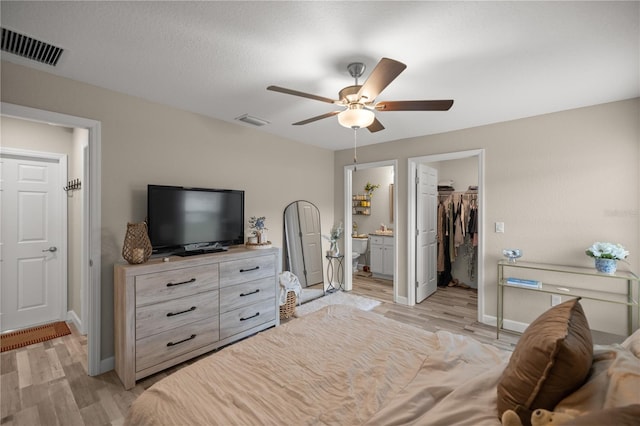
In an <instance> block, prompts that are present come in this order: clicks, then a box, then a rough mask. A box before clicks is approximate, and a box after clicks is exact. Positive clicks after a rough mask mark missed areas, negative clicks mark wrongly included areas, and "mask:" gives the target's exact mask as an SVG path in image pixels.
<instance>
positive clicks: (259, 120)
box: [235, 114, 269, 126]
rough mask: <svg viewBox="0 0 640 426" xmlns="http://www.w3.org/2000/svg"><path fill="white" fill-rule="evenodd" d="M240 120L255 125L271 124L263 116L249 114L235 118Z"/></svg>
mask: <svg viewBox="0 0 640 426" xmlns="http://www.w3.org/2000/svg"><path fill="white" fill-rule="evenodd" d="M235 119H236V120H238V121H242V122H243V123H247V124H252V125H254V126H264V125H265V124H269V122H268V121H267V120H263V119H262V118H258V117H254V116H252V115H249V114H244V115H241V116H240V117H236V118H235Z"/></svg>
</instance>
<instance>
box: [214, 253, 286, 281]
mask: <svg viewBox="0 0 640 426" xmlns="http://www.w3.org/2000/svg"><path fill="white" fill-rule="evenodd" d="M275 274H276V266H275V259H274V257H273V256H259V257H252V258H250V259H240V260H232V261H229V262H222V263H220V287H226V286H230V285H234V284H240V283H243V282H247V281H254V280H258V279H260V278H266V277H273V276H274V275H275Z"/></svg>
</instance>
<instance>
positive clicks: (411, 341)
mask: <svg viewBox="0 0 640 426" xmlns="http://www.w3.org/2000/svg"><path fill="white" fill-rule="evenodd" d="M562 305H565V304H561V305H558V306H562ZM577 305H578V306H579V304H577ZM556 308H557V307H554V308H552V309H556ZM565 310H566V309H565ZM569 322H573V323H575V322H576V321H575V319H574V318H569V321H567V323H569ZM533 325H534V324H532V325H531V326H530V327H529V328H532V327H533ZM525 334H526V333H525ZM524 337H526V336H525V335H523V338H524ZM583 343H588V344H591V342H590V340H589V342H583ZM518 345H520V343H519V344H518ZM556 349H557V348H556ZM524 350H526V351H529V349H528V348H524ZM517 352H518V347H516V351H515V352H514V354H516V355H517ZM556 352H558V351H557V350H556ZM588 356H589V357H590V359H593V361H592V363H591V361H590V365H589V373H588V374H587V376H585V378H584V380H582V381H581V383H580V386H578V387H575V388H574V389H571V391H570V392H569V391H567V392H565V394H564V395H562V398H560V400H559V402H560V403H559V404H554V406H555V407H556V408H557V409H558V408H560V409H574V410H575V409H577V410H580V409H582V411H583V412H587V411H589V412H592V411H599V410H602V409H605V408H612V407H623V406H629V405H630V404H640V399H639V398H640V396H639V394H640V392H635V391H639V390H640V363H639V359H638V356H640V335H639V334H638V333H636V334H635V335H634V336H632V337H631V338H629V339H627V341H625V343H624V345H611V346H608V347H597V346H596V347H595V349H593V350H592V351H591V353H590V354H589V355H588ZM513 358H514V357H513V356H512V355H511V352H506V351H502V350H499V349H497V348H495V347H493V346H490V345H486V344H481V343H479V342H478V341H476V340H474V339H472V338H470V337H466V336H460V335H456V334H452V333H449V332H445V331H440V332H437V333H431V332H428V331H425V330H421V329H419V328H416V327H413V326H410V325H407V324H403V323H400V322H397V321H394V320H391V319H387V318H385V317H383V316H381V315H379V314H376V313H372V312H366V311H362V310H359V309H356V308H353V307H349V306H345V305H332V306H328V307H325V308H323V309H321V310H319V311H317V312H314V313H312V314H309V315H307V316H305V317H303V318H299V319H295V320H293V321H290V322H288V323H287V324H284V325H281V326H279V327H277V328H274V329H270V330H267V331H264V332H262V333H260V334H258V335H255V336H253V337H250V338H248V339H246V340H244V341H241V342H238V343H236V344H233V345H231V346H228V347H226V348H224V349H222V350H220V351H219V352H217V353H215V354H212V355H211V356H208V357H206V358H204V359H201V360H199V361H198V362H196V363H194V364H192V365H190V366H188V367H184V368H182V369H180V370H179V371H177V372H175V373H173V374H171V375H170V376H168V377H167V378H165V379H163V380H161V381H159V382H158V383H156V384H154V385H153V386H151V387H150V388H149V389H147V390H146V391H145V392H143V393H142V395H140V396H139V397H138V399H137V400H135V401H134V402H133V404H132V406H131V408H130V410H129V412H128V415H127V418H126V424H128V425H160V424H166V425H215V424H219V425H257V424H259V425H324V424H326V425H406V424H420V425H463V424H468V425H500V417H499V416H500V414H501V413H500V411H499V405H500V401H499V400H500V399H504V398H505V394H504V392H503V393H502V394H501V393H500V387H501V386H503V385H504V382H505V375H507V371H508V370H509V369H510V368H512V367H513V365H512V364H513V360H512V359H513ZM520 361H522V360H520ZM520 361H518V362H520ZM618 370H620V371H622V373H620V371H618ZM548 373H549V369H548V368H547V371H546V372H545V374H548ZM619 373H620V374H619ZM622 376H624V377H622ZM539 385H540V383H538V384H537V386H538V387H539ZM517 387H518V389H520V388H521V387H522V385H521V384H517ZM502 390H503V391H504V389H502ZM508 396H510V395H509V394H508V393H507V394H506V397H508ZM563 404H564V405H563ZM528 408H532V409H533V408H544V407H528ZM550 408H554V407H550ZM529 413H530V411H526V410H525V412H524V414H523V416H522V417H523V418H524V419H525V421H524V423H525V424H526V423H527V420H528V418H527V416H528V414H529ZM519 414H521V413H519Z"/></svg>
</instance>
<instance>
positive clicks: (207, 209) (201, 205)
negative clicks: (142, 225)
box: [147, 185, 244, 252]
mask: <svg viewBox="0 0 640 426" xmlns="http://www.w3.org/2000/svg"><path fill="white" fill-rule="evenodd" d="M147 221H148V227H149V239H150V240H151V245H152V246H153V249H154V251H155V252H168V251H174V252H175V251H180V250H185V249H186V250H190V249H195V248H201V247H209V246H213V245H216V244H217V245H220V246H229V245H236V244H242V243H244V191H238V190H230V189H206V188H184V187H179V186H165V185H148V187H147Z"/></svg>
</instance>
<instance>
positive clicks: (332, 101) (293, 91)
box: [267, 86, 338, 104]
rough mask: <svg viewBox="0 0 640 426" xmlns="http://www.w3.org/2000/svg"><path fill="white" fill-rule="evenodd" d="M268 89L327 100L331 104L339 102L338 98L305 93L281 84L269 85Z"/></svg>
mask: <svg viewBox="0 0 640 426" xmlns="http://www.w3.org/2000/svg"><path fill="white" fill-rule="evenodd" d="M267 90H272V91H274V92H280V93H284V94H286V95H293V96H301V97H303V98H309V99H313V100H316V101H320V102H326V103H329V104H333V103H336V102H338V101H336V100H333V99H329V98H325V97H323V96H318V95H312V94H310V93H304V92H298V91H297V90H291V89H286V88H284V87H279V86H269V87H267Z"/></svg>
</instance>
